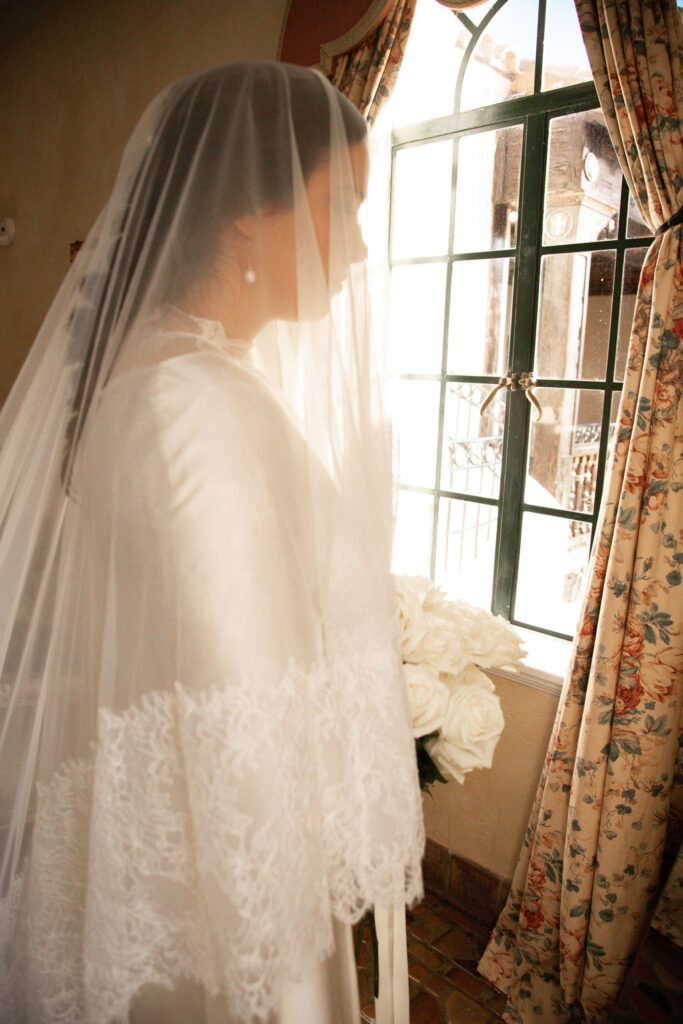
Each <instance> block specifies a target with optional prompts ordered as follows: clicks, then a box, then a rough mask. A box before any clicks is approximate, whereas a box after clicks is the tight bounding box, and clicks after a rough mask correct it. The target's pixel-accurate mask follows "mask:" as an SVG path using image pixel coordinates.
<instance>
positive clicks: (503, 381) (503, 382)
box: [479, 371, 517, 416]
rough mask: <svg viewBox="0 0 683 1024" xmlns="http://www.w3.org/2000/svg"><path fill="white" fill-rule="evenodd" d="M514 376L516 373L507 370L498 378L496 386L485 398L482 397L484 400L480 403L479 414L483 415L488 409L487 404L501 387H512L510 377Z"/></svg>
mask: <svg viewBox="0 0 683 1024" xmlns="http://www.w3.org/2000/svg"><path fill="white" fill-rule="evenodd" d="M516 376H517V374H516V373H510V372H509V371H508V372H507V373H506V374H505V376H504V377H501V378H500V380H499V381H498V383H497V384H496V386H495V388H494V389H493V391H490V392H489V393H488V395H487V396H486V398H485V399H484V401H483V403H482V405H481V408H480V409H479V415H480V416H483V415H484V413H485V412H486V410H487V409H488V407H489V405H490V404H491V402H492V401H493V399H494V398H495V397H496V395H497V394H498V392H499V391H500V389H501V388H507V389H508V390H509V389H510V388H511V387H512V378H513V377H516Z"/></svg>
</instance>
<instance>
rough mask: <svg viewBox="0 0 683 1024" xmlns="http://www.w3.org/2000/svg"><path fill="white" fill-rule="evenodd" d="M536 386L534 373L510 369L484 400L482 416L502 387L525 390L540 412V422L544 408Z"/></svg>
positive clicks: (530, 402) (538, 416) (538, 418)
mask: <svg viewBox="0 0 683 1024" xmlns="http://www.w3.org/2000/svg"><path fill="white" fill-rule="evenodd" d="M535 387H536V378H535V377H534V375H533V373H522V374H519V373H512V372H511V371H510V370H508V372H507V373H506V374H505V376H504V377H501V378H500V379H499V381H498V383H497V384H496V386H495V387H494V388H493V390H492V391H490V392H489V394H488V395H487V396H486V398H485V399H484V401H483V403H482V406H481V408H480V410H479V415H480V416H483V415H484V413H485V412H486V410H487V408H488V407H489V405H490V404H491V402H492V401H493V399H494V398H495V397H496V395H497V394H498V392H499V391H500V389H501V388H507V389H508V391H519V390H522V391H523V392H524V394H525V395H526V397H527V399H528V401H529V404H530V405H533V407H534V409H535V410H536V412H537V413H538V415H537V416H536V422H538V421H539V420H540V419H542V417H543V408H542V406H541V403H540V402H539V400H538V399H537V398H536V395H535V394H534V392H533V389H534V388H535Z"/></svg>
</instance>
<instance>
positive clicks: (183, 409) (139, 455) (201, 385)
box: [88, 350, 302, 474]
mask: <svg viewBox="0 0 683 1024" xmlns="http://www.w3.org/2000/svg"><path fill="white" fill-rule="evenodd" d="M297 434H298V432H297V431H296V428H295V427H294V424H293V423H292V421H291V419H289V417H288V415H287V413H286V412H285V410H284V409H283V407H282V406H281V404H280V403H279V401H278V399H277V397H276V396H275V395H274V393H273V392H272V390H271V389H270V387H269V386H268V385H267V383H266V382H265V380H264V379H263V378H262V377H261V376H260V375H259V374H258V373H257V372H256V371H255V370H254V369H253V368H251V367H249V366H247V365H245V364H244V363H243V362H240V361H237V360H232V359H230V358H226V357H225V356H223V355H222V354H221V353H219V352H212V351H210V350H207V351H197V352H193V353H187V354H183V355H178V356H175V357H172V358H169V359H164V360H161V361H159V362H158V363H156V364H153V365H150V366H146V367H142V368H138V369H134V370H131V371H130V372H128V373H126V374H122V375H120V376H118V377H115V378H113V379H112V380H111V381H110V382H109V384H108V385H107V386H106V387H105V389H104V392H103V395H102V399H101V402H100V403H99V406H98V409H97V411H96V414H95V423H94V424H93V429H92V432H91V443H90V444H89V445H88V447H89V449H90V454H91V455H92V456H94V457H95V458H96V459H98V460H101V459H102V458H103V457H105V458H106V461H107V462H109V463H114V462H118V463H119V464H120V465H121V466H122V467H124V470H125V471H126V472H127V471H128V469H130V467H132V466H134V465H135V466H137V467H138V468H140V467H143V466H144V471H145V472H148V473H152V472H158V471H163V472H170V473H171V474H173V470H174V467H178V466H184V465H185V464H186V463H187V461H188V460H195V461H198V462H201V463H202V464H203V465H204V466H205V467H206V471H207V473H223V474H225V473H226V472H229V473H232V474H235V473H238V472H254V471H255V470H256V468H257V467H258V466H259V465H263V464H265V463H269V462H270V461H272V460H273V459H275V458H277V457H278V454H279V456H280V457H283V458H285V460H286V459H287V458H288V457H289V455H290V454H291V455H294V454H295V451H296V449H299V448H300V444H299V442H301V441H302V439H301V437H300V435H298V440H297ZM299 454H301V453H300V452H299ZM91 464H92V463H91ZM126 467H128V469H126Z"/></svg>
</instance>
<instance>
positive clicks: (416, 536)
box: [393, 489, 434, 576]
mask: <svg viewBox="0 0 683 1024" xmlns="http://www.w3.org/2000/svg"><path fill="white" fill-rule="evenodd" d="M433 523H434V498H433V497H432V495H431V494H420V493H419V492H418V491H406V490H403V489H401V490H400V491H399V492H398V509H397V513H396V528H395V530H394V557H393V570H394V572H397V573H407V574H409V575H411V576H429V571H430V564H431V557H432V526H433Z"/></svg>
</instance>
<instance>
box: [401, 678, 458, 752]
mask: <svg viewBox="0 0 683 1024" xmlns="http://www.w3.org/2000/svg"><path fill="white" fill-rule="evenodd" d="M403 669H404V672H405V676H406V682H407V683H408V697H409V700H410V711H411V715H412V718H413V735H414V736H415V738H417V737H418V736H427V735H428V734H429V733H430V732H436V731H437V730H438V729H440V728H441V724H442V722H443V720H444V715H445V714H446V704H447V703H448V688H447V687H446V685H445V684H444V683H442V682H441V680H440V679H439V677H438V675H437V674H436V672H434V671H432V670H430V669H429V668H427V667H426V666H424V665H410V664H405V665H404V666H403Z"/></svg>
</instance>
